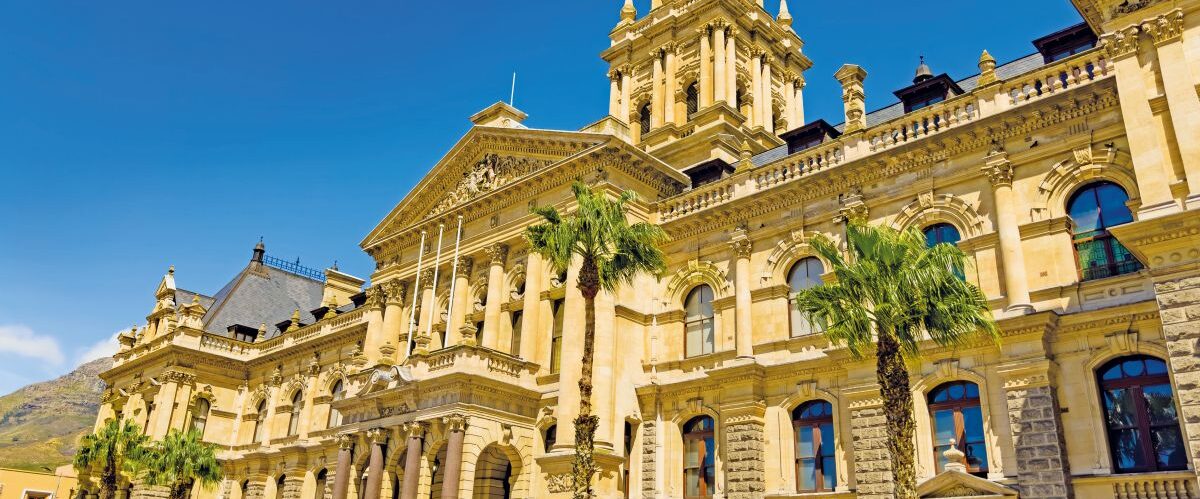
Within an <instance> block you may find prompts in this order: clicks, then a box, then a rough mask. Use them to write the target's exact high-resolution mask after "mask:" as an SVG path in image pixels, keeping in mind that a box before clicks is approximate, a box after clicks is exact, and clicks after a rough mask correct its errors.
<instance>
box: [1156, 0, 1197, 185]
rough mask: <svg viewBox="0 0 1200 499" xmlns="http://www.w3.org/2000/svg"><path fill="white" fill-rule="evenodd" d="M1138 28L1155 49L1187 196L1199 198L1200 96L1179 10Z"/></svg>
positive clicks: (1181, 11)
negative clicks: (1185, 180)
mask: <svg viewBox="0 0 1200 499" xmlns="http://www.w3.org/2000/svg"><path fill="white" fill-rule="evenodd" d="M1142 31H1143V32H1144V33H1147V34H1149V35H1150V37H1151V38H1152V39H1153V40H1154V46H1155V48H1156V50H1157V51H1158V62H1159V64H1158V70H1159V71H1160V72H1161V73H1162V81H1163V88H1164V89H1165V90H1166V94H1167V104H1168V105H1169V106H1170V109H1171V125H1172V127H1173V128H1174V129H1175V139H1176V143H1177V144H1178V145H1179V155H1180V157H1181V159H1182V161H1183V169H1184V172H1185V173H1186V175H1187V186H1188V192H1189V194H1190V195H1189V197H1190V199H1192V200H1200V140H1196V138H1197V137H1200V98H1197V96H1196V82H1195V81H1193V79H1192V73H1193V70H1192V69H1190V67H1189V65H1188V60H1187V57H1186V56H1185V55H1184V52H1183V10H1181V9H1176V10H1173V11H1171V12H1169V13H1167V14H1164V15H1161V16H1158V17H1156V18H1154V19H1151V20H1148V21H1146V22H1144V23H1142ZM1191 207H1193V208H1194V207H1200V205H1195V206H1191Z"/></svg>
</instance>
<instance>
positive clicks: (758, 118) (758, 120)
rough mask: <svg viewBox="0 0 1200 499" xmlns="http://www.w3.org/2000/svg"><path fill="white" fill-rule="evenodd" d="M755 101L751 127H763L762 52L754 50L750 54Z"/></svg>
mask: <svg viewBox="0 0 1200 499" xmlns="http://www.w3.org/2000/svg"><path fill="white" fill-rule="evenodd" d="M748 93H749V94H750V95H751V96H753V98H754V100H753V101H752V102H751V103H750V127H751V128H753V127H756V126H761V125H762V95H761V94H762V50H759V49H754V51H752V52H751V54H750V90H749V92H748Z"/></svg>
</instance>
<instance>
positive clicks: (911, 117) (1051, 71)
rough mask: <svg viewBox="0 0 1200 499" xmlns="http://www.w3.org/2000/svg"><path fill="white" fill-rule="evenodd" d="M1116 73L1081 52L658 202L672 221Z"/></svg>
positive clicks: (1095, 52)
mask: <svg viewBox="0 0 1200 499" xmlns="http://www.w3.org/2000/svg"><path fill="white" fill-rule="evenodd" d="M1113 74H1114V73H1113V67H1112V64H1110V63H1109V61H1108V60H1107V59H1106V58H1105V56H1104V53H1103V51H1102V50H1100V49H1092V50H1088V51H1085V52H1080V53H1079V54H1076V55H1073V56H1071V57H1068V58H1065V59H1062V60H1060V61H1056V62H1054V63H1051V64H1048V65H1046V66H1042V67H1039V68H1036V69H1033V70H1030V71H1027V72H1025V73H1023V74H1019V75H1015V76H1011V77H1009V78H1006V79H1002V80H998V81H997V82H995V83H993V84H988V85H984V86H982V87H978V88H975V89H972V91H971V92H968V93H966V94H963V95H959V96H955V97H954V98H951V99H949V100H946V101H943V102H939V103H937V104H934V105H931V106H929V107H926V108H923V109H919V110H916V111H913V112H910V113H906V114H904V115H903V116H899V117H897V118H895V119H892V120H889V121H887V122H884V123H879V124H875V125H873V126H871V127H869V128H867V129H865V130H863V131H862V132H860V133H855V134H851V135H844V136H842V137H840V138H838V139H836V140H833V141H830V142H827V143H825V144H822V145H819V146H817V147H814V148H812V149H810V150H806V151H802V152H799V153H796V154H792V155H788V156H786V157H784V158H781V159H779V160H776V161H773V162H771V163H768V164H765V165H760V166H757V167H755V168H753V169H751V170H749V172H748V173H746V172H743V171H738V172H736V173H734V174H733V175H732V176H730V177H728V178H724V179H721V180H718V181H716V182H713V183H710V184H706V185H703V186H700V187H697V188H695V189H692V190H689V191H687V192H684V193H682V194H679V195H677V196H674V197H671V198H668V199H665V200H662V201H660V202H658V203H657V211H658V213H659V222H660V223H666V222H671V221H674V220H678V219H680V218H683V217H685V216H688V215H691V214H694V213H697V212H702V211H705V210H709V209H712V208H715V207H718V206H721V205H724V204H726V203H729V202H731V201H733V200H735V199H739V198H741V197H744V196H748V195H751V194H753V193H755V192H756V191H762V190H766V189H771V188H774V187H777V186H780V185H784V184H788V183H790V182H794V181H796V180H797V179H799V178H801V177H804V176H807V175H811V174H816V173H819V172H822V171H825V170H829V169H831V168H835V167H837V166H840V165H843V164H847V163H851V162H855V161H858V160H861V159H865V158H868V157H870V156H872V155H874V154H876V153H879V152H882V151H887V150H889V149H892V148H896V147H900V146H903V145H906V144H911V143H913V142H916V141H920V140H922V139H924V138H926V137H931V136H934V135H938V134H942V133H945V132H947V131H949V130H952V129H954V128H957V127H962V126H964V125H968V124H971V123H975V122H977V121H979V120H981V119H983V118H986V117H989V116H995V115H997V114H1002V113H1004V112H1007V111H1009V110H1011V109H1013V108H1015V107H1018V106H1022V105H1024V104H1026V103H1029V102H1032V101H1035V100H1040V99H1045V98H1047V97H1049V96H1052V95H1056V94H1058V93H1062V92H1064V91H1067V90H1069V89H1074V88H1077V87H1080V86H1084V85H1088V84H1093V83H1095V82H1098V81H1100V80H1104V79H1107V78H1110V77H1112V76H1113Z"/></svg>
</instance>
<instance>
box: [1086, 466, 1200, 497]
mask: <svg viewBox="0 0 1200 499" xmlns="http://www.w3.org/2000/svg"><path fill="white" fill-rule="evenodd" d="M1074 484H1075V490H1076V497H1097V498H1112V499H1200V491H1198V490H1197V481H1196V474H1195V473H1193V472H1191V471H1186V470H1185V471H1171V472H1158V473H1133V474H1128V475H1099V476H1086V477H1078V478H1075V480H1074Z"/></svg>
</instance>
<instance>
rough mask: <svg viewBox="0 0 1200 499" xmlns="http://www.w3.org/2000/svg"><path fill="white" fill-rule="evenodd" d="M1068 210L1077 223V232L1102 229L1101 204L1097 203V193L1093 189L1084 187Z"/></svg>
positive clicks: (1072, 219) (1073, 220)
mask: <svg viewBox="0 0 1200 499" xmlns="http://www.w3.org/2000/svg"><path fill="white" fill-rule="evenodd" d="M1067 212H1068V215H1069V216H1070V217H1071V221H1072V222H1074V223H1075V233H1076V234H1083V233H1087V232H1092V231H1095V230H1099V229H1100V206H1099V205H1098V204H1096V194H1095V193H1094V192H1093V191H1092V189H1090V188H1089V189H1084V190H1083V191H1081V192H1079V193H1078V194H1076V195H1075V198H1074V199H1072V200H1071V206H1070V207H1069V208H1068V209H1067Z"/></svg>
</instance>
